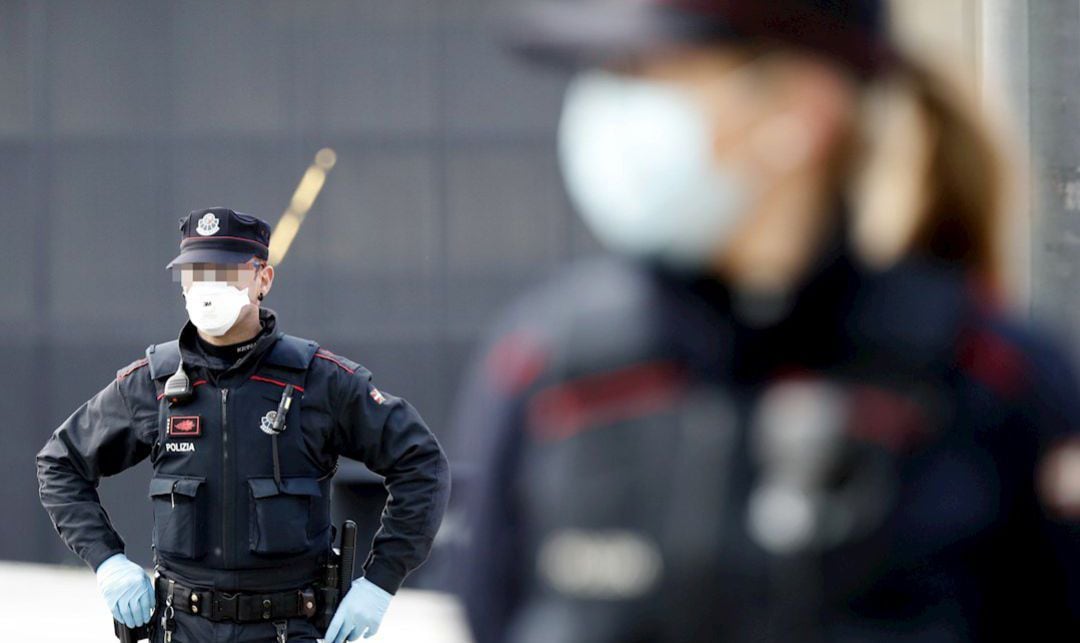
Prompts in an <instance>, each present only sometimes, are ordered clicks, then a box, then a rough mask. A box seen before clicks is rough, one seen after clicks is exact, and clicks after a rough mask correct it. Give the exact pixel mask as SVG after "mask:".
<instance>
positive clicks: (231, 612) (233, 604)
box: [214, 592, 240, 621]
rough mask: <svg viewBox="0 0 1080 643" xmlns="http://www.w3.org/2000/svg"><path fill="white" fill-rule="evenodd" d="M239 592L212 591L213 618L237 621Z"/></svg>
mask: <svg viewBox="0 0 1080 643" xmlns="http://www.w3.org/2000/svg"><path fill="white" fill-rule="evenodd" d="M238 599H239V594H227V593H225V592H214V618H215V619H219V620H220V619H226V618H227V619H229V620H232V621H239V620H240V619H239V605H240V601H239V600H238Z"/></svg>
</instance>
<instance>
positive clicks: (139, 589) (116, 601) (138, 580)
mask: <svg viewBox="0 0 1080 643" xmlns="http://www.w3.org/2000/svg"><path fill="white" fill-rule="evenodd" d="M97 583H98V589H99V590H100V591H101V595H102V596H103V597H105V604H106V605H108V606H109V609H110V610H112V615H113V618H114V619H116V620H118V621H120V622H121V623H123V624H124V625H126V626H128V627H138V626H140V625H145V624H146V623H147V622H148V621H149V620H150V617H151V616H152V615H153V613H154V584H153V583H151V582H150V577H149V576H147V575H146V572H144V571H143V568H142V567H139V566H138V565H136V564H135V563H133V562H131V561H130V560H128V559H127V556H125V555H123V554H115V555H113V556H111V557H109V558H107V559H105V562H103V563H101V564H100V565H98V568H97Z"/></svg>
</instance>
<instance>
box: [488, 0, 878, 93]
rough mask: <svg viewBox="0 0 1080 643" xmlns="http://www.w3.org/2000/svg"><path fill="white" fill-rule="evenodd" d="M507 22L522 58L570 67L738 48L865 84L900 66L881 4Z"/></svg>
mask: <svg viewBox="0 0 1080 643" xmlns="http://www.w3.org/2000/svg"><path fill="white" fill-rule="evenodd" d="M502 22H503V24H502V32H503V36H504V38H505V39H506V41H507V44H508V45H509V47H510V48H511V49H513V50H515V51H516V52H517V53H519V54H522V55H524V56H525V57H527V58H530V59H534V60H539V61H541V62H547V63H555V64H560V65H570V66H578V65H587V64H602V63H605V62H610V61H615V60H618V59H619V58H625V57H630V56H636V55H640V54H643V53H648V52H650V51H655V50H660V49H663V48H665V47H672V46H677V45H682V44H689V43H710V42H730V41H740V40H754V41H771V42H776V43H780V44H784V45H788V46H793V47H797V48H802V49H806V50H808V51H812V52H814V53H817V54H820V55H823V56H826V57H828V58H831V59H832V60H834V61H836V62H838V63H840V64H841V65H843V66H845V67H847V68H849V69H851V70H853V71H854V72H855V73H856V74H857V75H859V76H863V77H868V76H872V75H874V74H875V73H876V72H878V71H879V70H881V69H883V68H885V67H888V66H889V65H891V64H892V63H894V62H896V61H898V60H899V55H898V53H897V51H896V49H895V48H894V46H893V44H892V42H891V39H890V38H889V36H888V21H887V11H886V8H885V2H884V1H883V0H636V1H630V0H528V1H526V2H523V3H521V4H519V5H518V6H517V7H515V8H514V9H512V10H510V11H509V12H507V13H506V14H504V15H503V21H502Z"/></svg>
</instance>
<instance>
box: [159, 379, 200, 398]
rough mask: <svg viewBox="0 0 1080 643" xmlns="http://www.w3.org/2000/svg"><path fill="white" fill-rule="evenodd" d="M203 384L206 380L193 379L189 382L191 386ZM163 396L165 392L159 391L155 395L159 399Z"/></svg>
mask: <svg viewBox="0 0 1080 643" xmlns="http://www.w3.org/2000/svg"><path fill="white" fill-rule="evenodd" d="M203 384H206V380H195V381H194V382H192V383H191V388H195V387H196V386H202V385H203ZM163 397H165V394H164V393H159V394H158V396H157V399H159V400H160V399H161V398H163Z"/></svg>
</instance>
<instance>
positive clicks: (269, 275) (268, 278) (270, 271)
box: [259, 264, 274, 301]
mask: <svg viewBox="0 0 1080 643" xmlns="http://www.w3.org/2000/svg"><path fill="white" fill-rule="evenodd" d="M273 286H274V267H273V266H271V265H270V264H266V267H265V268H263V269H262V270H260V271H259V301H262V299H263V297H266V296H267V295H269V294H270V289H271V288H272V287H273Z"/></svg>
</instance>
